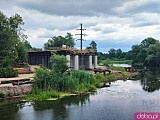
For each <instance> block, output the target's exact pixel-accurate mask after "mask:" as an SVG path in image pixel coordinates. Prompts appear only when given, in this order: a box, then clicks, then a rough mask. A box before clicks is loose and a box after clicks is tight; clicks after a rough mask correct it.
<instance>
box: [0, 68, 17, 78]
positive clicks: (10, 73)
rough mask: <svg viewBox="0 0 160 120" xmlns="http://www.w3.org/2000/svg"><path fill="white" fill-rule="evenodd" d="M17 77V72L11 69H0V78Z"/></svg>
mask: <svg viewBox="0 0 160 120" xmlns="http://www.w3.org/2000/svg"><path fill="white" fill-rule="evenodd" d="M15 76H18V71H17V70H14V69H13V68H12V67H5V68H0V78H9V77H15Z"/></svg>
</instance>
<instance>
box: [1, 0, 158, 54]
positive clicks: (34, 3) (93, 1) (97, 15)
mask: <svg viewBox="0 0 160 120" xmlns="http://www.w3.org/2000/svg"><path fill="white" fill-rule="evenodd" d="M0 10H1V11H2V12H3V13H4V14H5V15H7V16H8V17H10V16H12V15H14V14H15V13H17V14H19V15H20V16H22V18H23V20H24V22H25V24H24V25H23V26H22V28H24V29H25V31H24V33H25V34H26V35H27V36H28V41H29V42H30V43H31V45H32V46H33V47H38V48H42V47H43V44H44V43H45V42H47V41H48V39H50V38H51V37H53V36H59V35H61V36H65V35H66V33H67V32H69V33H71V34H73V35H75V34H79V32H80V31H76V29H78V28H80V23H82V24H83V27H84V28H85V29H86V30H85V31H83V33H84V34H87V36H85V37H84V39H86V41H84V42H83V47H84V48H85V47H87V46H89V44H90V42H91V41H92V40H93V41H95V42H96V43H97V47H98V51H101V52H107V51H109V49H111V48H115V49H118V48H120V49H122V51H128V50H130V49H131V47H132V45H135V44H139V43H140V42H141V41H142V40H143V39H145V38H148V37H153V38H155V39H158V40H160V0H77V1H76V0H1V2H0ZM73 37H74V38H75V39H78V38H79V36H73ZM75 42H76V47H77V48H79V47H80V41H75Z"/></svg>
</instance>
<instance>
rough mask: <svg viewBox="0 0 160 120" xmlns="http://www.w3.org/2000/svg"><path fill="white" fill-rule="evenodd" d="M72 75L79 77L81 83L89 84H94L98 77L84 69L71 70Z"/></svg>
mask: <svg viewBox="0 0 160 120" xmlns="http://www.w3.org/2000/svg"><path fill="white" fill-rule="evenodd" d="M71 76H72V77H73V78H78V80H79V84H81V83H88V84H93V83H95V82H96V78H95V77H94V76H93V75H92V74H90V73H87V72H85V71H82V70H74V71H72V72H71Z"/></svg>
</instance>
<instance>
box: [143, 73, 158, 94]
mask: <svg viewBox="0 0 160 120" xmlns="http://www.w3.org/2000/svg"><path fill="white" fill-rule="evenodd" d="M141 85H142V88H143V90H145V91H147V92H154V91H156V90H159V89H160V71H157V70H156V71H155V70H149V71H145V72H143V73H142V74H141Z"/></svg>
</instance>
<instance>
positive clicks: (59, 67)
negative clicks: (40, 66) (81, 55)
mask: <svg viewBox="0 0 160 120" xmlns="http://www.w3.org/2000/svg"><path fill="white" fill-rule="evenodd" d="M67 62H68V61H67V59H66V57H65V56H63V55H56V54H55V53H52V57H51V64H52V71H53V72H54V73H56V74H58V75H61V74H62V73H63V72H64V71H65V70H66V69H67V68H68V65H67Z"/></svg>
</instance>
